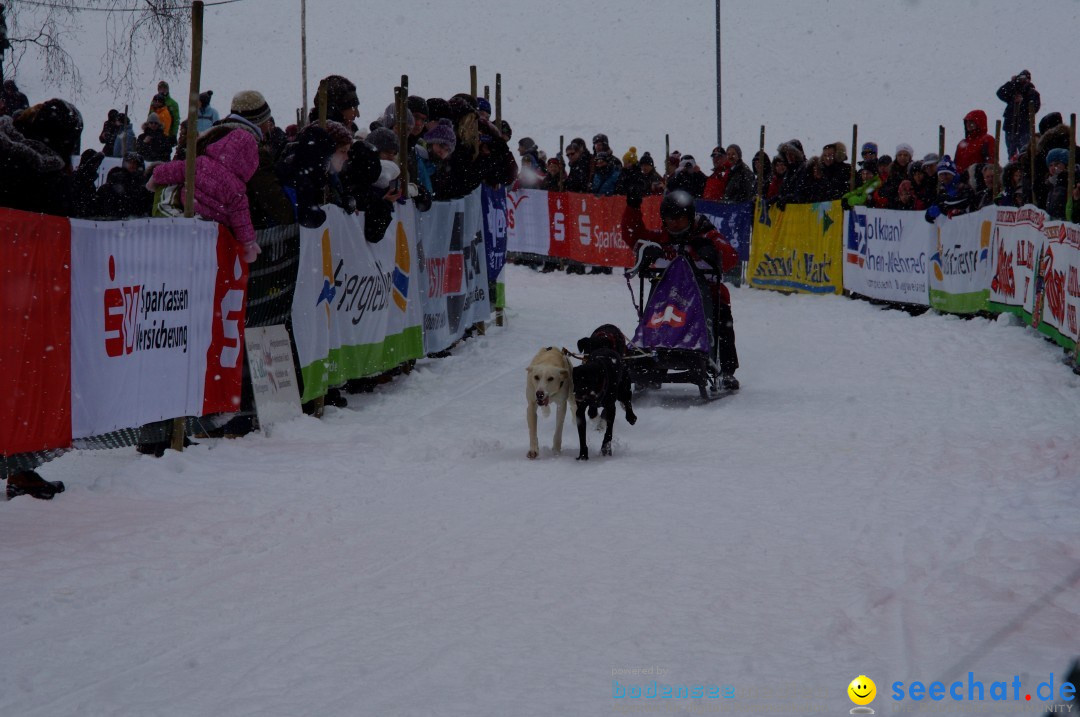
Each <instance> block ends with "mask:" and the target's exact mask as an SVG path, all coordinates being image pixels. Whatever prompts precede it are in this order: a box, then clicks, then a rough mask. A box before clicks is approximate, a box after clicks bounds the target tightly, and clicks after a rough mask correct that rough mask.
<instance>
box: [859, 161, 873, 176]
mask: <svg viewBox="0 0 1080 717" xmlns="http://www.w3.org/2000/svg"><path fill="white" fill-rule="evenodd" d="M859 169H861V170H865V171H867V172H870V173H871V174H877V171H878V163H877V160H876V159H864V160H863V161H861V162H859Z"/></svg>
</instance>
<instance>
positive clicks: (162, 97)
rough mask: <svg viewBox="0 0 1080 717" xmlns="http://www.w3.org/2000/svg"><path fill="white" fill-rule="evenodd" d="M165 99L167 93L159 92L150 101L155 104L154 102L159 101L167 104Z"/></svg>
mask: <svg viewBox="0 0 1080 717" xmlns="http://www.w3.org/2000/svg"><path fill="white" fill-rule="evenodd" d="M165 99H166V98H165V95H163V94H160V93H159V94H156V95H154V99H152V100H150V103H151V104H153V103H154V102H158V103H160V104H165Z"/></svg>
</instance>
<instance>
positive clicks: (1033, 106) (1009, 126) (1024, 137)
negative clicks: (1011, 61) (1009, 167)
mask: <svg viewBox="0 0 1080 717" xmlns="http://www.w3.org/2000/svg"><path fill="white" fill-rule="evenodd" d="M997 96H998V99H999V100H1001V101H1002V102H1004V103H1005V114H1004V121H1003V122H1002V127H1003V128H1004V129H1005V147H1006V148H1007V149H1008V152H1009V158H1010V159H1011V158H1013V157H1015V156H1016V155H1018V154H1019V153H1020V152H1021V150H1023V148H1024V146H1025V145H1026V144H1027V143H1028V142H1029V141H1030V140H1031V126H1030V123H1031V120H1030V116H1031V112H1032V111H1035V112H1038V111H1039V109H1040V108H1041V107H1042V97H1041V96H1040V95H1039V91H1038V90H1036V89H1035V85H1033V84H1031V73H1030V72H1028V71H1027V70H1022V71H1021V72H1020V73H1018V74H1016V75H1013V76H1012V78H1011V79H1010V80H1009V81H1008V82H1006V83H1005V84H1004V85H1002V86H1001V87H999V88H998V91H997Z"/></svg>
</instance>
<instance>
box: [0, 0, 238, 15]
mask: <svg viewBox="0 0 1080 717" xmlns="http://www.w3.org/2000/svg"><path fill="white" fill-rule="evenodd" d="M241 1H242V0H215V1H214V2H206V3H203V7H212V6H214V5H229V4H230V3H234V2H241ZM11 4H12V5H34V6H36V7H47V8H53V9H54V10H71V11H77V12H171V11H173V10H190V9H191V5H173V6H171V7H82V6H79V5H60V4H58V3H53V2H40V0H13V2H12V3H11Z"/></svg>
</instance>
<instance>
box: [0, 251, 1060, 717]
mask: <svg viewBox="0 0 1080 717" xmlns="http://www.w3.org/2000/svg"><path fill="white" fill-rule="evenodd" d="M508 286H509V296H510V300H511V303H512V310H511V311H510V313H509V326H508V327H507V328H505V329H493V330H491V331H490V332H489V333H488V335H487V336H486V337H483V338H480V339H478V340H474V341H470V342H468V343H467V344H465V345H464V347H462V348H460V349H458V350H457V351H456V352H455V355H454V356H453V357H452V358H449V359H444V360H439V361H423V362H421V363H420V364H419V365H418V367H417V370H416V371H415V372H414V373H413V375H411V376H409V377H407V378H404V379H398V380H396V381H395V382H394V383H393V384H391V385H388V386H385V387H383V388H382V389H381V390H380V391H378V392H377V393H376V394H374V395H368V396H357V397H352V398H351V402H350V406H349V408H348V409H344V410H334V409H331V410H330V411H329V413H328V416H327V417H326V418H325V419H324V420H323V421H317V420H315V419H312V418H304V419H301V420H297V421H296V422H294V423H292V424H289V425H287V426H285V427H283V428H282V429H281V430H279V432H278V433H277V434H276V435H275V436H274V438H273V439H268V438H265V437H262V436H250V437H247V438H244V439H241V440H237V441H224V440H222V441H204V442H203V444H202V445H200V446H198V447H196V448H193V449H190V450H188V451H185V452H184V453H183V454H173V453H170V454H169V455H167V456H166V457H165V458H163V459H160V460H155V459H153V458H150V457H145V456H138V455H136V454H135V452H134V450H131V449H126V450H116V451H109V452H97V453H90V452H83V453H75V454H69V455H67V456H65V457H63V458H61V459H60V460H58V461H56V462H54V463H52V464H49V465H47V466H45V467H44V468H43V470H42V473H43V474H44V476H45V477H46V478H48V479H53V480H55V479H62V480H64V481H65V482H66V483H67V486H68V491H67V492H66V493H65V494H63V495H61V496H59V497H58V498H57V499H56V500H55V501H53V502H52V503H45V502H38V501H33V500H31V499H29V498H19V499H17V500H15V501H12V502H9V503H4V504H0V542H2V544H3V545H4V550H3V551H2V552H0V576H2V578H0V581H2V585H3V590H2V592H3V600H4V604H3V607H4V609H3V612H2V613H0V636H2V645H3V647H2V649H0V674H2V675H3V676H4V689H3V690H0V715H26V716H30V715H41V716H47V717H53V716H56V715H94V716H97V715H183V716H188V715H260V716H264V715H380V716H385V715H410V716H412V715H440V716H441V715H462V716H466V715H467V716H469V717H475V716H478V715H492V716H496V715H499V716H502V715H545V716H547V715H597V714H603V713H610V712H613V711H615V712H616V713H618V711H619V710H621V709H623V708H624V707H625V706H626V705H627V700H626V699H622V700H617V699H613V697H612V692H613V684H612V680H613V679H619V680H620V684H623V685H625V684H627V683H642V684H647V683H648V682H650V681H651V680H652V679H658V680H659V681H660V682H662V683H673V684H679V683H681V684H694V683H703V684H717V685H733V686H734V687H735V688H736V689H737V690H738V693H739V695H740V696H739V698H738V699H735V700H708V699H703V700H685V699H684V700H668V701H665V702H664V703H659V701H657V700H653V701H651V702H645V701H644V700H637V701H635V702H636V703H644V704H643V705H641V704H639V705H638V708H639V709H640V708H641V707H650V706H651V709H654V710H657V711H661V710H663V713H666V714H693V713H695V712H693V711H692V710H693V709H718V707H717V705H718V704H719V705H720V706H723V707H724V708H725V709H726V710H728V712H729V713H744V714H748V713H752V712H754V713H758V714H761V713H766V714H808V713H811V712H820V713H823V714H846V712H847V710H848V709H849V708H850V707H851V706H852V705H851V703H850V702H849V701H848V699H847V697H846V693H845V689H846V686H847V683H848V682H849V681H850V680H851V679H852V678H853V677H855V676H856V675H858V674H860V673H863V674H866V675H868V676H870V677H871V678H873V679H874V680H875V681H876V682H877V685H878V690H879V694H880V695H881V697H879V699H878V701H877V702H876V703H875V704H874V706H875V707H877V708H878V714H893V713H894V712H895V710H894V709H893V708H894V707H895V706H896V705H895V704H893V703H892V701H891V700H889V699H888V694H889V685H891V683H892V682H894V681H897V680H903V681H905V682H909V681H911V680H922V681H924V682H927V683H928V682H931V681H933V680H936V679H941V678H942V677H945V676H946V675H945V674H944V673H945V672H946V671H947V670H948V668H949V667H950V666H952V665H954V664H955V663H957V662H958V661H961V660H962V659H963V658H964V656H965V655H967V654H968V653H969V652H971V651H972V650H973V649H974V648H976V647H977V646H978V645H979V644H980V643H982V641H983V640H985V639H986V638H987V637H988V636H990V635H991V634H992V633H993V632H994V631H995V630H997V629H998V628H999V627H1000V626H1002V625H1004V624H1005V623H1007V622H1008V621H1009V620H1010V619H1012V618H1013V617H1014V616H1016V615H1018V614H1019V613H1021V612H1022V611H1023V610H1024V609H1025V608H1026V607H1027V606H1028V605H1029V604H1030V603H1031V602H1032V601H1034V600H1036V599H1037V598H1038V597H1039V596H1040V595H1042V594H1043V593H1044V592H1045V591H1046V590H1048V589H1049V588H1050V587H1051V586H1053V585H1054V584H1055V583H1057V582H1058V581H1059V580H1061V578H1062V577H1063V576H1065V575H1066V574H1068V573H1071V572H1073V570H1074V569H1075V567H1076V565H1077V562H1078V560H1080V548H1078V547H1077V546H1078V537H1080V523H1078V521H1077V519H1076V506H1077V497H1078V484H1077V468H1076V466H1077V460H1076V455H1077V451H1078V450H1080V449H1078V448H1077V447H1076V445H1075V439H1076V426H1077V422H1078V420H1077V419H1078V418H1080V402H1078V401H1077V397H1078V396H1080V393H1078V388H1080V380H1078V379H1077V378H1074V377H1073V376H1072V374H1071V373H1069V372H1068V370H1067V369H1066V368H1065V367H1063V366H1062V365H1061V364H1060V363H1059V361H1058V359H1059V357H1060V355H1061V354H1060V351H1059V350H1058V349H1056V348H1054V347H1053V346H1051V345H1050V344H1047V343H1046V342H1044V341H1042V340H1040V339H1039V338H1037V337H1035V336H1034V335H1033V334H1032V333H1031V332H1030V331H1029V330H1025V329H1021V328H1018V327H1016V326H1014V325H1008V322H1006V321H1004V320H1003V321H1000V322H996V323H990V322H986V321H982V320H976V321H967V322H965V321H960V320H956V319H949V318H943V317H938V316H932V315H927V316H923V317H918V318H911V317H909V316H907V315H905V314H903V313H899V312H892V311H881V310H879V309H878V308H876V307H873V306H870V305H868V304H865V303H860V302H854V301H848V300H845V299H842V298H838V297H827V298H821V297H784V296H780V295H777V294H771V293H765V292H756V291H750V290H745V289H744V290H738V291H735V292H733V293H734V311H735V317H736V332H737V336H738V340H739V353H740V358H741V360H742V363H743V368H742V369H741V370H740V372H739V376H740V378H741V379H742V381H743V385H744V388H743V390H742V392H741V393H740V394H739V395H737V396H734V397H731V398H728V399H724V400H722V401H719V402H717V403H713V404H710V405H704V406H703V405H700V404H699V402H698V401H697V399H696V391H695V390H694V389H692V388H689V387H686V388H679V387H665V388H664V389H662V390H661V391H660V392H658V393H657V394H655V395H654V396H653V397H649V398H646V399H643V400H642V401H641V402H640V403H639V405H638V414H639V416H640V421H639V422H638V424H637V425H636V426H634V427H629V426H627V425H626V423H625V422H624V421H623V419H622V418H621V412H620V418H619V419H618V424H617V425H616V428H615V456H614V457H613V458H610V459H594V460H592V461H590V462H588V463H587V464H583V463H578V462H576V461H574V459H573V456H574V454H575V451H574V450H573V447H574V446H576V438H575V437H574V436H573V433H572V429H571V427H570V425H569V424H568V426H567V432H566V440H567V451H566V453H565V454H564V455H562V456H553V455H552V454H551V452H550V450H549V448H548V447H549V446H550V442H551V429H552V425H553V423H554V419H548V420H547V421H541V431H542V433H541V442H542V445H543V446H544V448H543V449H542V454H541V459H540V460H537V461H533V462H530V461H528V460H526V458H525V452H526V450H527V447H528V443H527V437H526V430H525V420H524V406H525V401H524V396H523V395H522V394H523V382H524V371H523V369H524V367H525V366H526V365H527V363H528V361H529V359H530V358H531V357H532V355H533V354H534V353H535V352H536V350H537V349H538V348H540V347H542V346H545V345H550V344H562V345H572V344H573V342H575V341H576V339H577V338H579V337H580V336H583V335H586V334H588V333H589V332H590V331H591V330H592V329H593V328H594V327H595V326H597V325H599V324H601V323H605V322H609V321H613V322H615V323H618V324H619V325H621V326H622V328H623V329H624V330H626V331H628V332H629V331H631V330H632V327H633V324H634V316H633V311H632V309H631V305H630V300H629V296H628V294H627V292H626V288H625V285H624V283H623V282H622V280H621V278H619V277H617V276H615V277H609V276H572V277H571V276H563V275H540V274H535V273H533V272H531V271H528V270H525V269H519V268H516V267H511V268H510V270H509V281H508ZM590 438H591V441H592V443H593V449H594V453H596V452H598V451H597V446H598V444H599V436H598V435H597V434H595V433H592V434H590ZM1078 617H1080V594H1078V593H1077V590H1076V586H1072V587H1071V588H1070V589H1069V590H1066V591H1065V592H1063V593H1061V594H1059V595H1057V596H1056V597H1055V598H1054V599H1053V600H1051V602H1050V604H1049V605H1047V606H1045V607H1043V608H1042V609H1041V610H1040V611H1038V612H1037V613H1036V614H1034V615H1033V616H1031V617H1029V618H1027V619H1026V620H1024V621H1023V622H1022V623H1021V624H1019V626H1017V627H1016V628H1015V629H1014V630H1012V631H1010V632H1009V633H1008V634H1006V635H1004V636H1003V638H1002V639H1001V640H1000V641H999V642H998V643H997V644H996V645H994V646H993V647H992V648H990V649H988V650H987V651H984V652H981V653H980V654H979V655H978V656H977V657H976V658H975V659H974V660H968V661H965V662H964V663H963V666H962V669H963V672H964V675H965V676H966V672H967V670H969V669H970V670H972V671H974V672H975V674H976V678H977V679H980V680H982V681H984V682H985V683H986V684H987V686H989V684H990V681H992V680H1011V679H1012V676H1013V675H1019V676H1020V677H1021V678H1022V679H1023V682H1024V686H1025V689H1026V690H1028V689H1034V687H1035V684H1036V683H1038V682H1040V681H1043V680H1046V679H1048V678H1049V675H1050V673H1051V672H1053V673H1055V675H1056V680H1057V683H1058V684H1060V682H1061V681H1062V679H1063V678H1064V675H1063V672H1064V671H1065V669H1066V668H1067V666H1068V663H1069V661H1070V659H1071V657H1072V656H1073V655H1074V654H1075V651H1076V646H1077V644H1078V642H1080V620H1078ZM633 668H654V669H655V668H659V669H660V670H664V671H666V672H664V673H663V674H658V675H652V676H649V675H647V674H646V675H640V676H636V677H635V676H626V675H622V674H619V675H618V676H613V674H614V673H613V671H615V670H628V669H633ZM777 688H780V694H779V695H777V694H775V691H776V690H777ZM766 689H772V690H773V691H774V693H773V694H771V695H767V694H766V693H765V692H764V690H766ZM806 694H812V695H813V696H814V697H813V699H806V698H804V697H802V696H799V695H806ZM905 704H907V705H909V706H911V704H912V703H910V702H907V703H905ZM923 704H924V705H925V704H926V703H923ZM944 705H948V706H950V707H951V708H953V709H954V710H955V711H954V712H952V713H953V714H980V715H981V714H996V713H1005V712H1008V713H1016V712H1017V711H1018V710H1023V711H1026V713H1028V714H1033V715H1034V714H1038V713H1039V712H1038V707H1039V706H1042V707H1044V708H1045V704H1042V705H1039V704H1037V703H1036V702H1032V703H1027V704H1024V703H1019V704H1018V703H1010V704H1007V705H1000V704H999V705H995V704H994V703H980V704H978V705H972V704H970V703H966V702H962V703H944V704H943V705H942V706H944ZM630 706H631V707H634V706H635V705H634V704H631V705H630ZM914 706H916V707H917V706H919V705H914ZM995 707H996V709H995Z"/></svg>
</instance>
